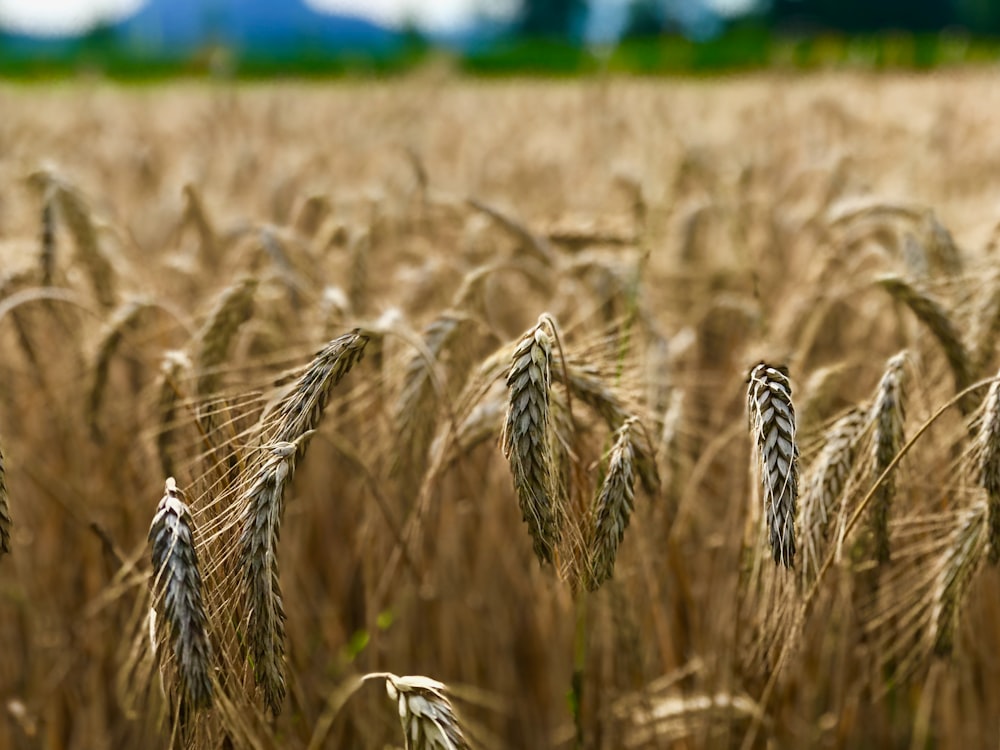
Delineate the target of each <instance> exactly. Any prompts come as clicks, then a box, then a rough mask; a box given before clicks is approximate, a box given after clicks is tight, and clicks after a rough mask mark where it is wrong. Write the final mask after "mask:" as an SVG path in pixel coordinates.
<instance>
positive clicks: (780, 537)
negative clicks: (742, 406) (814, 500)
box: [747, 362, 799, 568]
mask: <svg viewBox="0 0 1000 750" xmlns="http://www.w3.org/2000/svg"><path fill="white" fill-rule="evenodd" d="M747 407H748V411H749V414H750V426H751V431H752V434H753V437H754V441H755V443H756V449H757V459H758V461H759V466H760V473H761V477H762V479H763V486H764V514H765V523H766V524H767V531H768V541H769V543H770V545H771V553H772V555H773V557H774V562H775V564H778V563H781V564H782V565H784V566H785V567H786V568H790V567H792V566H793V564H794V562H795V529H794V524H795V503H796V499H797V496H798V481H799V468H798V461H799V449H798V445H797V443H796V441H795V409H794V407H793V406H792V387H791V384H790V383H789V381H788V375H787V374H786V373H785V372H783V371H782V370H780V369H778V368H775V367H772V366H770V365H768V364H766V363H764V362H761V363H760V364H759V365H756V366H755V367H754V368H753V369H752V370H751V371H750V379H749V384H748V388H747Z"/></svg>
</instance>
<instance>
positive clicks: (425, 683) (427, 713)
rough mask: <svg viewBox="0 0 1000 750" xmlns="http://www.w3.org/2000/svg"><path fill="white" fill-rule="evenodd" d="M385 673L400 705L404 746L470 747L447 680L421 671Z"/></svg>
mask: <svg viewBox="0 0 1000 750" xmlns="http://www.w3.org/2000/svg"><path fill="white" fill-rule="evenodd" d="M367 677H369V678H370V677H385V689H386V692H387V693H388V694H389V698H390V699H391V700H394V701H396V704H397V706H398V708H399V721H400V723H401V724H402V726H403V747H404V748H405V750H471V748H472V746H471V745H470V744H469V741H468V740H467V739H466V738H465V734H464V733H463V732H462V727H461V725H460V724H459V722H458V718H457V717H456V715H455V709H454V708H453V707H452V705H451V701H449V700H448V697H447V695H445V691H446V690H447V687H446V686H445V685H444V683H441V682H438V681H437V680H432V679H430V678H428V677H421V676H418V675H407V676H404V677H397V676H396V675H394V674H377V675H368V676H367Z"/></svg>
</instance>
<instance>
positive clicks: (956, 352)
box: [878, 276, 981, 416]
mask: <svg viewBox="0 0 1000 750" xmlns="http://www.w3.org/2000/svg"><path fill="white" fill-rule="evenodd" d="M878 283H879V284H880V285H881V286H882V287H883V288H884V289H885V290H886V291H887V292H889V294H890V295H892V297H893V299H895V300H897V301H899V302H902V303H903V304H905V305H906V306H907V307H909V308H910V310H912V311H913V313H914V315H916V316H917V318H919V320H920V322H921V323H923V324H924V325H925V326H927V328H928V330H929V331H930V332H931V333H932V334H933V335H934V338H936V339H937V340H938V343H939V344H940V345H941V349H942V350H943V351H944V355H945V358H946V359H947V360H948V365H949V366H950V367H951V373H952V378H953V379H954V381H955V392H956V393H957V392H959V391H962V390H964V389H965V388H967V387H968V386H970V385H971V384H972V374H973V370H972V362H971V358H970V357H969V353H968V352H967V351H966V349H965V344H963V343H962V337H961V336H960V335H959V333H958V328H957V326H956V325H955V323H954V321H953V320H952V319H951V317H950V316H949V315H948V312H947V311H946V310H945V308H944V306H943V305H942V304H941V303H940V302H938V301H937V300H936V299H934V298H933V297H931V296H930V295H929V294H926V293H925V292H923V291H921V290H920V289H917V288H916V287H915V286H913V285H912V284H910V283H909V282H908V281H906V280H905V279H902V278H899V277H898V276H884V277H882V278H880V279H879V281H878ZM980 398H981V396H980V395H979V393H978V392H977V391H973V392H972V393H967V394H966V395H964V396H963V397H962V398H961V400H960V401H959V402H958V406H959V409H961V411H962V414H964V415H966V416H968V415H969V414H971V413H972V412H973V411H975V408H976V406H977V405H978V403H979V399H980Z"/></svg>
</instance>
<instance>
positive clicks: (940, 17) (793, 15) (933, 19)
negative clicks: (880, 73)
mask: <svg viewBox="0 0 1000 750" xmlns="http://www.w3.org/2000/svg"><path fill="white" fill-rule="evenodd" d="M983 2H987V3H988V0H983ZM988 4H989V3H988ZM770 15H771V19H772V21H774V22H775V23H776V24H778V25H779V26H781V25H788V24H789V23H791V24H795V25H802V26H806V27H820V28H832V29H840V30H843V31H848V32H871V31H886V30H890V29H903V30H908V31H936V30H938V29H941V28H943V27H945V26H948V25H950V24H953V23H955V21H956V20H957V18H956V15H955V11H954V2H953V0H878V2H873V0H773V2H772V4H771V14H770Z"/></svg>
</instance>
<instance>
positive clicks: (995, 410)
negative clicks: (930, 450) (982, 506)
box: [974, 381, 1000, 565]
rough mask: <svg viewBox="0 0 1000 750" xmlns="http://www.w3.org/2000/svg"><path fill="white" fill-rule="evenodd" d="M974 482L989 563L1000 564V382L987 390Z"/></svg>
mask: <svg viewBox="0 0 1000 750" xmlns="http://www.w3.org/2000/svg"><path fill="white" fill-rule="evenodd" d="M974 449H975V451H976V467H975V472H976V481H977V482H978V483H979V486H980V487H982V488H983V489H984V490H986V507H987V523H986V528H987V537H988V539H989V551H988V559H989V561H990V563H991V564H992V565H996V564H997V562H998V561H1000V381H997V382H994V383H993V384H992V385H991V386H990V390H989V393H988V394H987V395H986V401H985V403H984V405H983V415H982V420H981V422H980V425H979V432H978V434H977V435H976V439H975V444H974Z"/></svg>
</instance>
